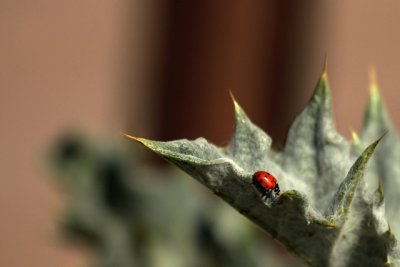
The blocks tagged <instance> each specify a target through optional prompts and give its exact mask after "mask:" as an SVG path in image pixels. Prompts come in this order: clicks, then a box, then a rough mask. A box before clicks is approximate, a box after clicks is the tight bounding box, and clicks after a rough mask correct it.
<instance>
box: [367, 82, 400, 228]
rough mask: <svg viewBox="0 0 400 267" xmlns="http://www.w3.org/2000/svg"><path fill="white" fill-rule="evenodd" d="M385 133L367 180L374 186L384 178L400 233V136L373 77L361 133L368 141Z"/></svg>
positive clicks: (390, 215)
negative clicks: (399, 198) (399, 203)
mask: <svg viewBox="0 0 400 267" xmlns="http://www.w3.org/2000/svg"><path fill="white" fill-rule="evenodd" d="M383 133H387V134H386V136H385V138H384V139H383V140H382V142H381V144H380V145H379V147H378V148H377V150H376V152H375V153H374V155H373V157H372V159H371V166H370V168H369V172H368V173H367V175H366V181H367V183H368V184H369V185H370V186H371V187H374V186H375V187H376V183H377V182H376V181H377V180H378V179H379V180H380V181H381V182H382V187H383V188H384V190H385V198H386V200H387V202H388V203H389V204H388V205H386V214H387V217H388V221H389V222H391V223H392V226H393V231H394V232H395V233H396V234H400V224H399V221H400V210H399V206H398V205H396V204H395V203H397V202H398V195H399V188H400V164H399V163H400V140H399V136H398V133H397V131H396V129H395V128H394V126H393V123H392V121H391V119H390V116H389V115H388V113H387V110H386V108H385V105H384V103H383V100H382V97H381V96H380V94H379V88H378V84H377V82H376V77H375V78H374V79H371V84H370V95H369V99H368V105H367V109H366V112H365V115H364V125H363V129H362V131H361V135H360V136H361V143H362V144H363V145H365V144H367V143H369V142H370V141H371V140H372V139H374V138H376V137H377V136H380V135H382V134H383Z"/></svg>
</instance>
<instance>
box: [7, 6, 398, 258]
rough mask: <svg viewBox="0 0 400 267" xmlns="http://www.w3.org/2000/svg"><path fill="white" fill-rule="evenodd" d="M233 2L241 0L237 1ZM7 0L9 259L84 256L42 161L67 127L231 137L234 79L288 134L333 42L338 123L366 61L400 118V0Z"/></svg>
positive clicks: (354, 119) (352, 119) (349, 119)
mask: <svg viewBox="0 0 400 267" xmlns="http://www.w3.org/2000/svg"><path fill="white" fill-rule="evenodd" d="M227 2H229V4H227ZM279 2H282V1H128V0H119V1H94V0H85V1H79V2H77V1H74V2H72V1H65V0H59V1H50V0H36V1H28V0H1V1H0V38H1V40H0V85H1V87H0V120H1V124H0V125H1V131H0V132H1V137H2V138H1V139H0V148H1V151H2V152H3V153H2V154H1V156H0V157H1V160H0V162H1V167H2V170H3V172H2V175H1V178H0V208H1V211H2V216H1V218H2V220H0V236H1V238H0V266H79V265H84V263H85V262H86V258H87V257H88V254H86V253H84V252H82V251H81V250H78V249H74V248H71V247H69V248H67V247H66V246H61V245H60V244H61V242H59V241H58V239H57V235H56V231H55V229H54V225H55V223H54V220H55V218H56V217H57V214H58V213H59V211H60V208H61V206H62V204H61V203H62V202H61V199H60V194H59V193H58V192H56V190H55V188H54V186H53V185H52V183H51V182H49V179H46V178H48V175H45V172H44V171H43V169H44V168H43V165H44V164H43V162H44V152H45V150H46V148H47V147H48V145H49V144H50V143H52V141H53V138H54V137H55V136H57V134H58V133H60V132H61V131H62V130H63V129H65V128H66V127H70V126H75V127H78V128H82V129H85V130H87V131H88V132H90V133H92V134H94V135H97V136H98V135H108V136H114V137H118V138H119V131H121V130H122V131H127V132H129V133H132V134H137V135H142V136H149V137H150V138H161V139H175V138H181V137H189V138H195V137H197V136H205V137H208V138H210V139H211V140H212V141H213V142H216V143H217V144H220V145H222V144H226V142H227V141H228V140H229V137H230V132H231V129H232V123H233V119H232V104H231V101H230V98H229V91H228V90H229V89H230V90H231V91H232V92H233V93H234V95H235V97H236V98H237V100H238V101H239V102H240V103H241V104H242V106H243V107H244V108H245V109H246V111H247V113H248V115H249V116H250V117H251V118H252V119H253V121H255V122H256V123H257V124H259V125H261V127H262V128H264V129H266V130H267V132H269V133H271V135H272V136H273V137H274V139H275V140H278V143H279V142H280V143H281V142H282V141H283V140H284V133H285V131H286V129H287V126H288V124H289V123H290V121H291V120H292V119H293V118H294V116H295V114H296V113H297V112H298V111H299V110H301V108H302V107H303V106H304V105H305V103H306V101H307V100H308V98H309V97H310V94H311V92H312V90H313V86H314V85H315V82H316V80H317V78H318V76H319V74H320V71H321V67H322V64H323V61H324V57H325V54H328V55H329V65H328V74H329V76H330V80H331V85H332V86H331V87H332V89H333V97H334V106H335V113H336V118H337V124H338V128H339V130H340V131H341V132H342V133H343V134H345V135H347V136H348V135H349V134H348V133H349V128H350V127H353V128H355V129H358V128H359V127H360V124H361V114H362V110H363V108H364V106H365V102H366V98H367V66H368V65H369V64H371V63H372V64H375V65H376V67H377V69H378V74H379V82H380V84H381V88H382V94H383V97H384V99H385V100H386V102H387V105H388V108H389V110H390V113H391V115H392V117H393V118H394V120H395V122H396V123H397V125H399V123H400V116H399V115H398V110H397V109H398V106H399V105H398V103H397V101H398V100H397V99H398V98H399V90H397V88H396V86H397V84H399V83H400V80H399V79H400V75H399V72H400V69H399V66H400V65H399V62H400V52H399V51H398V49H397V47H399V45H400V35H399V32H398V31H399V30H398V27H397V25H399V23H400V16H399V14H400V3H399V2H397V1H394V0H385V1H379V2H378V1H370V0H369V1H361V0H357V1H335V2H332V3H329V4H326V5H325V4H324V5H323V6H322V5H321V4H318V3H317V2H318V1H305V2H303V3H301V4H299V3H296V4H295V5H296V6H292V5H293V3H291V5H289V4H288V3H279Z"/></svg>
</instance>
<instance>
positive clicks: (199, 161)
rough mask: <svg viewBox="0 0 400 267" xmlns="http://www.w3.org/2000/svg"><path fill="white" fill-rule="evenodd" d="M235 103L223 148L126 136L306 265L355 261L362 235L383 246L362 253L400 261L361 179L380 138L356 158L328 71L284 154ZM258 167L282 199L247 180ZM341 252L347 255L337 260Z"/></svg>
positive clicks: (293, 129) (295, 126)
mask: <svg viewBox="0 0 400 267" xmlns="http://www.w3.org/2000/svg"><path fill="white" fill-rule="evenodd" d="M234 106H235V118H236V120H235V121H236V123H235V131H234V134H233V137H232V140H231V142H230V144H229V145H228V146H227V147H224V148H219V147H216V146H215V145H213V144H211V143H209V142H208V141H207V140H205V139H203V138H198V139H196V140H193V141H189V140H186V139H182V140H176V141H169V142H160V141H152V140H148V139H143V138H138V137H132V136H129V137H130V138H133V139H134V140H136V141H138V142H140V143H142V144H143V145H145V146H146V147H148V148H149V149H150V150H152V151H153V152H155V153H157V154H159V155H160V156H162V157H164V158H165V159H166V160H168V161H170V162H172V163H173V164H175V165H176V166H178V167H179V168H181V169H182V170H184V171H186V172H187V173H188V174H189V175H191V176H192V177H194V178H195V179H197V180H198V181H200V182H201V183H202V184H204V185H205V186H207V187H208V188H209V189H211V190H212V191H213V192H214V193H215V194H217V195H218V196H220V197H221V198H223V199H224V200H225V201H226V202H228V203H229V204H230V205H232V206H233V207H234V208H235V209H237V210H238V211H239V212H240V213H242V214H243V215H245V216H246V217H247V218H249V219H250V220H252V221H253V222H254V223H256V224H257V225H259V226H260V227H261V228H262V229H264V230H265V231H266V232H268V233H270V234H271V235H272V236H273V237H274V238H276V239H277V240H278V241H280V242H281V243H282V244H284V245H285V246H286V247H287V248H289V249H290V250H292V251H293V252H294V253H296V254H297V255H299V256H300V257H302V258H303V259H304V260H305V261H306V262H307V263H309V264H310V265H313V266H328V265H329V264H330V265H333V266H354V264H353V263H354V262H357V261H358V260H360V261H361V259H360V257H363V253H367V252H366V251H367V248H366V247H365V246H362V245H361V246H360V245H359V244H358V243H357V242H358V241H359V240H364V239H365V240H368V241H370V242H376V244H378V243H379V244H380V245H382V246H385V247H384V248H380V249H379V250H378V249H377V250H376V253H375V254H374V253H371V257H366V258H371V262H375V261H374V260H375V259H379V263H381V262H387V261H390V260H391V261H392V262H394V261H395V259H397V258H398V254H397V250H395V238H394V237H393V238H391V239H382V231H381V230H379V229H380V227H381V228H382V225H385V223H386V220H385V219H384V218H383V219H382V218H379V217H378V214H379V212H378V211H380V210H382V208H381V206H380V205H378V203H380V202H379V201H376V203H375V202H374V201H373V200H372V198H371V197H368V194H367V193H366V192H365V190H364V187H365V186H364V183H362V176H363V174H364V171H365V168H366V164H367V162H368V159H369V158H370V157H371V155H372V153H373V151H374V150H375V147H376V146H377V144H378V142H379V140H378V141H376V142H374V143H373V144H371V145H370V146H369V147H368V148H367V149H365V151H364V152H363V153H362V154H361V156H359V157H358V159H357V160H356V161H355V162H353V160H352V158H353V157H354V154H352V153H354V151H356V149H354V146H351V145H350V143H349V142H348V141H346V140H345V139H344V138H343V137H342V136H341V135H340V134H338V133H337V131H336V128H335V125H334V121H333V116H332V105H331V99H330V92H329V86H328V81H327V76H326V73H325V72H324V73H323V74H322V76H321V78H320V80H319V82H318V84H317V87H316V89H315V92H314V95H313V97H312V98H311V100H310V102H309V103H308V105H307V106H306V108H305V109H304V110H303V111H302V112H301V113H300V114H299V116H298V117H297V118H296V120H295V121H294V122H293V124H292V126H291V127H290V130H289V133H288V138H287V143H286V145H285V148H284V150H283V151H273V150H272V149H271V139H270V137H269V136H268V135H267V134H266V133H265V132H264V131H262V130H261V129H260V128H258V127H257V126H255V125H254V124H253V123H252V122H251V120H250V119H249V118H248V117H247V115H246V113H245V112H244V111H243V109H242V108H241V107H240V106H239V104H238V103H237V102H236V101H235V100H234ZM361 142H362V139H361ZM360 146H361V145H360V144H358V145H357V147H360ZM351 166H352V167H351ZM350 167H351V169H350ZM258 170H268V171H269V172H270V173H272V174H273V175H274V176H276V177H277V179H278V181H279V185H280V188H281V189H282V191H283V193H282V194H281V195H280V196H275V195H273V194H272V195H271V196H269V197H268V198H267V200H266V201H264V200H263V199H262V198H261V196H260V193H259V192H258V191H257V190H256V188H255V186H254V185H253V184H252V175H253V173H254V172H255V171H258ZM346 175H347V176H346ZM361 185H362V186H361ZM338 188H339V189H338ZM335 193H336V195H335ZM358 195H359V196H358ZM332 199H333V203H332ZM381 202H383V200H382V201H381ZM374 203H375V204H374ZM329 207H330V209H329V210H328V213H327V214H325V215H323V212H325V211H326V210H327V209H328V208H329ZM359 208H360V209H361V210H359ZM371 221H373V226H371V227H372V228H371V227H369V226H370V225H371V224H370V222H371ZM353 224H354V225H355V228H352V225H353ZM366 224H367V226H368V227H367V226H366ZM386 224H387V223H386ZM370 232H371V233H370ZM347 235H349V236H351V239H350V241H349V240H348V239H347ZM357 240H358V241H357ZM390 240H391V242H389V241H390ZM393 240H394V241H393ZM338 251H342V252H344V253H346V257H347V255H351V259H349V258H348V257H347V258H346V259H343V260H336V259H337V257H339V256H340V253H339V254H338V253H337V252H338ZM394 251H396V253H394ZM385 253H386V254H385ZM382 255H385V256H382ZM339 263H343V264H344V265H339ZM350 263H351V264H353V265H349V264H350ZM365 266H374V265H373V264H367V263H366V264H365Z"/></svg>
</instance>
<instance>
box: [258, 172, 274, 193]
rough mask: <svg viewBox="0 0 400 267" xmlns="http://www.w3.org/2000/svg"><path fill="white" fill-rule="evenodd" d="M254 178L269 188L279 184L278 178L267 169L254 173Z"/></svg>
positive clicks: (271, 188)
mask: <svg viewBox="0 0 400 267" xmlns="http://www.w3.org/2000/svg"><path fill="white" fill-rule="evenodd" d="M253 180H254V181H255V182H257V183H258V184H260V185H261V186H262V187H265V188H267V189H269V190H273V189H274V188H275V186H276V185H277V184H278V181H277V180H276V178H275V177H274V176H272V175H271V174H270V173H268V172H265V171H258V172H256V173H254V175H253Z"/></svg>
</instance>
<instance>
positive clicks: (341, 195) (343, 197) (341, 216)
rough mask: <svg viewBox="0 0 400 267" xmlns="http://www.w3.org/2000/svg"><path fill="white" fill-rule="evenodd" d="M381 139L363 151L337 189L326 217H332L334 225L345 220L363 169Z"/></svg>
mask: <svg viewBox="0 0 400 267" xmlns="http://www.w3.org/2000/svg"><path fill="white" fill-rule="evenodd" d="M381 138H382V137H381ZM381 138H380V139H378V140H377V141H375V142H374V143H372V144H371V145H369V146H368V147H367V148H366V149H365V150H364V152H363V153H362V154H361V156H360V157H359V158H358V159H357V161H356V162H355V163H354V164H353V166H352V167H351V169H350V171H349V173H348V174H347V176H346V178H345V179H344V181H343V182H342V183H341V184H340V186H339V189H338V191H337V192H336V194H335V196H334V198H333V202H332V206H331V211H330V213H329V214H328V216H331V217H332V220H333V221H334V223H335V224H339V225H340V224H342V223H343V221H345V220H346V217H347V213H348V210H349V207H350V205H351V203H352V201H353V198H354V194H355V191H356V189H357V187H358V186H359V184H360V180H361V179H362V177H363V175H364V170H365V167H366V165H367V163H368V160H369V158H370V157H371V155H372V153H373V152H374V150H375V148H376V146H377V145H378V143H379V142H380V140H381Z"/></svg>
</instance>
